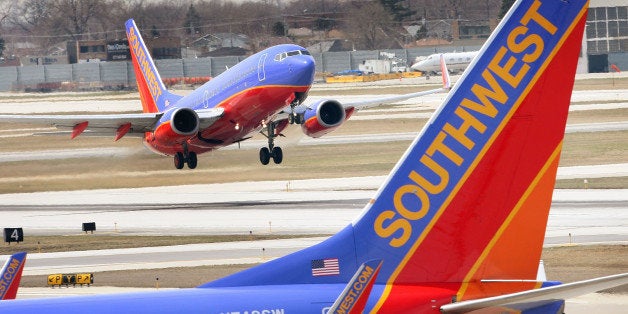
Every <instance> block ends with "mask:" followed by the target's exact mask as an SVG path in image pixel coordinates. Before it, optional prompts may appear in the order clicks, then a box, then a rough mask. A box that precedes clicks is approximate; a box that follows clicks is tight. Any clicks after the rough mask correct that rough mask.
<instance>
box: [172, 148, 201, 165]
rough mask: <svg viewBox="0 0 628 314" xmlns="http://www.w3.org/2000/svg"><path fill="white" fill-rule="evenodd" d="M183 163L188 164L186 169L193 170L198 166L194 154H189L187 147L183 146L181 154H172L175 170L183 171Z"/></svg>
mask: <svg viewBox="0 0 628 314" xmlns="http://www.w3.org/2000/svg"><path fill="white" fill-rule="evenodd" d="M185 163H187V164H188V168H190V169H194V168H196V166H197V165H198V157H197V156H196V153H195V152H189V151H188V149H187V145H184V146H183V152H177V153H176V154H174V167H175V168H177V169H183V166H184V165H185Z"/></svg>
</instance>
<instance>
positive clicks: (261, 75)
mask: <svg viewBox="0 0 628 314" xmlns="http://www.w3.org/2000/svg"><path fill="white" fill-rule="evenodd" d="M266 57H268V54H267V53H265V54H263V55H262V56H261V57H259V61H258V63H257V79H258V80H259V81H260V82H261V81H263V80H265V79H266V70H264V64H265V63H266Z"/></svg>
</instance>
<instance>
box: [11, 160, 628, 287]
mask: <svg viewBox="0 0 628 314" xmlns="http://www.w3.org/2000/svg"><path fill="white" fill-rule="evenodd" d="M625 167H628V165H626V166H625ZM383 180H384V177H379V176H376V177H357V178H339V179H311V180H294V181H290V182H289V183H286V182H283V181H265V182H243V183H225V184H208V185H191V186H170V187H153V188H138V189H116V190H90V191H71V192H70V191H69V192H41V193H23V194H12V195H0V204H3V205H2V206H0V212H1V213H2V217H3V224H4V225H5V226H13V227H17V226H20V227H23V228H24V231H25V234H26V236H28V235H29V234H59V233H62V234H63V233H65V234H79V233H81V225H82V223H83V222H92V221H93V222H96V226H97V233H119V234H140V235H155V234H160V235H164V234H167V235H183V234H249V232H253V233H255V234H268V233H277V234H333V233H335V232H337V231H338V230H340V229H341V228H343V227H345V226H346V225H348V224H350V223H351V222H352V221H353V220H354V219H355V218H356V217H358V216H359V214H360V212H361V210H362V208H363V207H364V205H365V204H366V203H367V202H368V200H369V199H370V198H372V197H375V194H376V190H377V188H378V187H379V185H380V184H381V182H382V181H383ZM181 200H185V202H183V201H181ZM321 240H322V238H306V239H293V240H272V241H262V242H250V243H247V242H243V243H221V244H207V245H186V246H173V247H158V248H139V249H118V250H103V251H84V252H67V253H42V254H30V255H29V263H28V265H27V267H26V268H25V275H35V274H49V273H55V272H59V271H63V270H64V269H65V271H68V269H69V270H75V269H76V270H78V269H89V270H90V271H105V270H121V269H140V268H148V269H150V268H168V267H174V266H199V265H218V264H233V263H257V262H260V261H261V260H262V259H263V258H266V259H267V258H273V257H279V256H282V255H285V254H287V253H290V252H293V251H296V250H298V249H300V248H303V247H307V246H310V245H312V244H314V243H317V242H320V241H321ZM598 242H606V243H609V242H615V243H617V242H622V243H623V242H628V191H626V190H556V191H555V193H554V201H553V204H552V207H551V210H550V217H549V222H548V227H547V232H546V240H545V244H546V245H561V244H566V243H584V244H586V243H598ZM262 248H265V249H266V251H265V252H264V254H263V255H262V250H261V249H262ZM169 253H172V254H169ZM175 253H176V254H175Z"/></svg>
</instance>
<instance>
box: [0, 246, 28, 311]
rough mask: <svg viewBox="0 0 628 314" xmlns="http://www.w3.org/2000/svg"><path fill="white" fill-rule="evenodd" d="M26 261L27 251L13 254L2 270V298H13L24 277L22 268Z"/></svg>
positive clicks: (0, 291) (0, 285)
mask: <svg viewBox="0 0 628 314" xmlns="http://www.w3.org/2000/svg"><path fill="white" fill-rule="evenodd" d="M25 262H26V252H19V253H15V254H13V255H11V256H10V257H9V259H8V260H7V261H6V263H5V264H4V267H2V271H0V300H12V299H15V296H16V295H17V289H18V287H19V286H20V280H21V279H22V270H24V263H25Z"/></svg>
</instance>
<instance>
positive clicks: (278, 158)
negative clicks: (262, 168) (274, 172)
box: [259, 122, 283, 165]
mask: <svg viewBox="0 0 628 314" xmlns="http://www.w3.org/2000/svg"><path fill="white" fill-rule="evenodd" d="M262 135H264V136H266V138H268V147H262V148H260V150H259V161H260V162H261V163H262V165H268V163H269V162H270V158H272V159H273V162H274V163H276V164H280V163H281V162H282V161H283V151H282V150H281V147H279V146H275V137H277V136H278V135H277V134H275V122H270V123H268V125H266V133H264V132H263V131H262Z"/></svg>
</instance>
